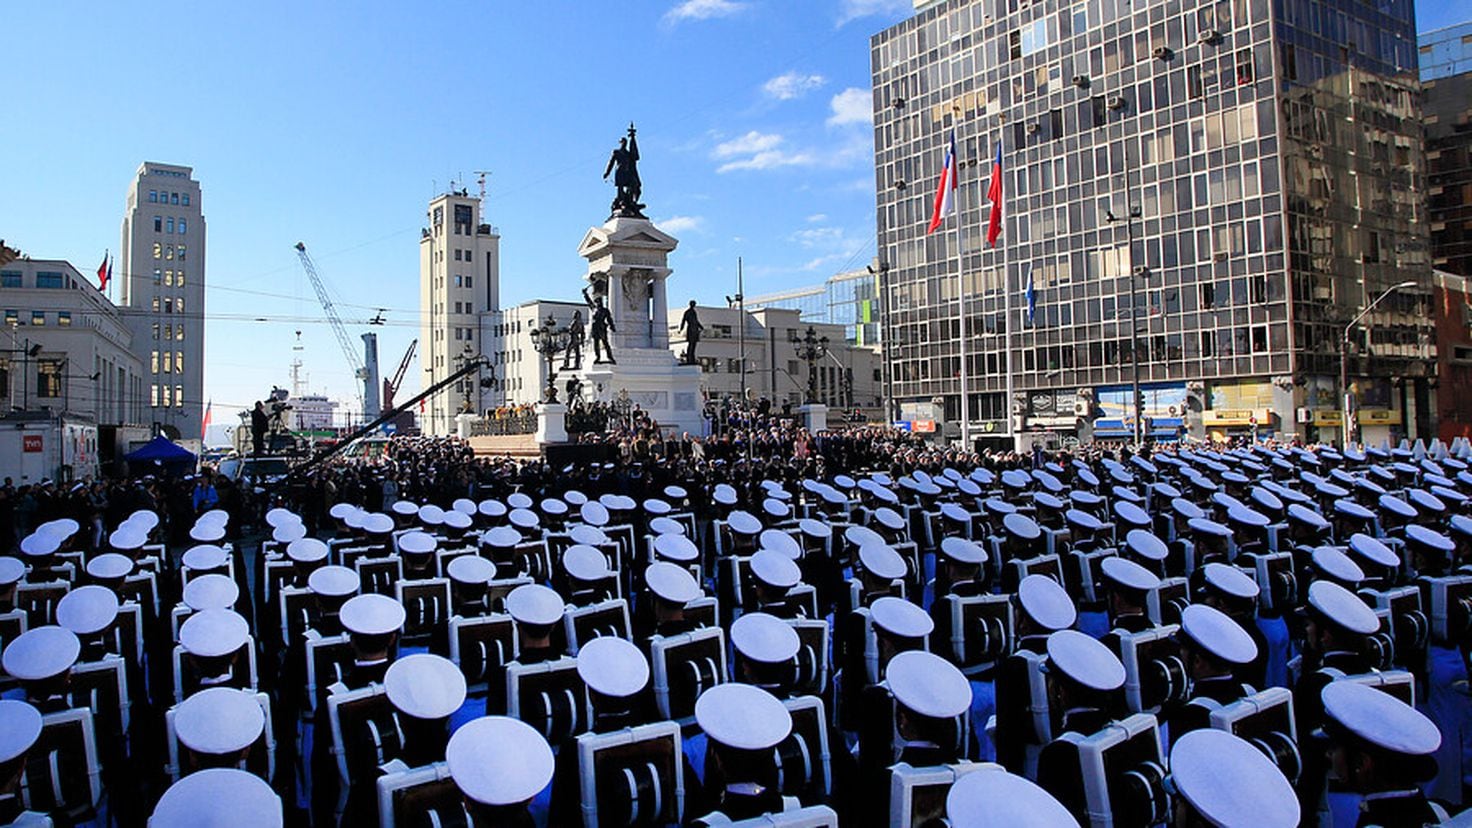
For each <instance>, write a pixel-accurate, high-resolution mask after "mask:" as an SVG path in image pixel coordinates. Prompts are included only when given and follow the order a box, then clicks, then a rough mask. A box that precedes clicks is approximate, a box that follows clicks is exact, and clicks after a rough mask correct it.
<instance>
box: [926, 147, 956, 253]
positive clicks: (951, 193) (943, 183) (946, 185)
mask: <svg viewBox="0 0 1472 828" xmlns="http://www.w3.org/2000/svg"><path fill="white" fill-rule="evenodd" d="M955 206H956V131H955V130H954V129H953V130H951V143H950V145H949V146H947V147H946V163H945V166H944V167H943V168H941V171H940V183H939V185H938V186H937V187H936V188H935V207H933V208H932V209H931V211H930V226H929V227H927V228H926V229H925V235H927V236H928V235H930V234H931V233H934V232H935V231H936V228H938V227H940V223H941V222H943V221H945V220H946V217H947V216H949V215H950V214H951V210H953V209H955Z"/></svg>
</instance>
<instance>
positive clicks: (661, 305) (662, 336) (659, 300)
mask: <svg viewBox="0 0 1472 828" xmlns="http://www.w3.org/2000/svg"><path fill="white" fill-rule="evenodd" d="M653 293H654V308H653V312H654V321H653V327H652V328H651V330H650V340H651V341H650V343H649V347H651V348H657V349H659V350H661V351H668V350H669V349H670V301H669V291H668V290H667V289H666V285H665V274H663V273H659V272H657V271H656V274H655V276H654V290H653Z"/></svg>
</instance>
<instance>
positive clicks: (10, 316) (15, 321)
mask: <svg viewBox="0 0 1472 828" xmlns="http://www.w3.org/2000/svg"><path fill="white" fill-rule="evenodd" d="M5 324H7V325H19V324H20V311H18V310H16V309H15V308H7V309H6V310H5Z"/></svg>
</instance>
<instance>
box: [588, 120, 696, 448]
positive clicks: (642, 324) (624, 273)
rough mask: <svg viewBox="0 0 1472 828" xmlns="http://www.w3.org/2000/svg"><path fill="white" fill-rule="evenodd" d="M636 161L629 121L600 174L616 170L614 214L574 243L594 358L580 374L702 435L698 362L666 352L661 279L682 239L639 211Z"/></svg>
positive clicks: (595, 386)
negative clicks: (583, 268)
mask: <svg viewBox="0 0 1472 828" xmlns="http://www.w3.org/2000/svg"><path fill="white" fill-rule="evenodd" d="M638 163H639V145H638V142H637V140H636V139H635V130H634V126H633V124H630V125H629V130H628V135H627V137H625V138H621V139H619V145H618V148H617V149H615V150H614V151H613V155H612V156H611V157H610V158H609V159H608V166H607V167H606V168H605V169H604V172H603V177H604V178H605V179H606V178H608V176H609V174H610V173H612V174H613V184H614V187H615V188H616V193H615V196H614V199H613V203H612V205H611V211H610V212H611V214H610V215H609V217H608V220H607V221H605V222H604V223H603V224H602V225H600V226H597V227H592V228H589V230H588V232H587V234H586V235H584V236H583V241H582V243H581V244H580V245H578V254H579V255H581V256H582V257H583V258H584V259H587V261H588V272H587V274H585V275H584V277H583V278H584V279H586V280H587V285H586V286H585V287H584V288H583V299H584V301H585V302H586V303H587V305H588V308H589V311H588V313H589V316H588V317H587V318H588V339H589V340H590V342H591V344H592V346H593V356H594V359H593V360H592V362H591V364H590V363H589V362H588V361H586V360H584V361H582V367H581V370H579V371H577V373H578V375H579V378H580V379H581V381H582V386H583V390H584V392H585V393H586V394H587V395H588V396H589V397H590V398H591V399H593V400H597V401H600V402H612V401H613V400H615V399H617V398H618V396H619V394H620V392H625V391H626V392H628V398H629V399H630V400H631V401H632V402H633V403H634V404H635V405H637V406H638V407H639V408H640V409H642V410H643V411H644V412H646V413H648V414H649V415H650V416H651V417H652V418H653V419H654V421H655V422H657V423H659V425H660V427H661V428H662V429H664V431H665V432H666V433H671V432H672V433H674V434H676V435H678V434H679V433H681V432H685V431H688V432H690V433H691V434H700V433H702V431H703V429H704V424H705V421H704V418H703V416H702V410H701V400H700V367H699V366H698V365H682V364H680V363H679V361H677V360H676V359H675V355H674V354H672V353H670V336H669V294H668V291H667V289H666V286H665V282H666V280H667V279H668V278H669V276H670V273H671V271H670V268H669V264H668V260H669V254H670V253H672V252H674V249H675V247H676V246H678V245H679V241H677V240H676V239H675V237H673V236H671V235H669V234H668V233H665V232H664V231H662V230H660V229H659V228H657V227H655V226H654V222H652V221H650V220H649V219H648V218H646V217H645V216H644V212H643V210H644V206H645V205H644V204H642V203H640V201H639V198H640V196H641V194H642V189H643V188H642V182H641V181H640V178H639V169H638Z"/></svg>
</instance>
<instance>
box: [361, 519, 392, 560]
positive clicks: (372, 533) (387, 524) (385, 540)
mask: <svg viewBox="0 0 1472 828" xmlns="http://www.w3.org/2000/svg"><path fill="white" fill-rule="evenodd" d="M393 531H394V519H393V518H391V517H389V516H388V515H386V514H384V513H383V512H370V513H369V514H368V515H366V516H365V517H364V518H363V533H364V538H363V543H362V545H363V546H366V547H369V548H368V549H367V550H365V551H364V552H363V556H364V557H367V558H376V557H379V556H381V555H387V554H389V553H390V552H391V551H392V550H393Z"/></svg>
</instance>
